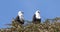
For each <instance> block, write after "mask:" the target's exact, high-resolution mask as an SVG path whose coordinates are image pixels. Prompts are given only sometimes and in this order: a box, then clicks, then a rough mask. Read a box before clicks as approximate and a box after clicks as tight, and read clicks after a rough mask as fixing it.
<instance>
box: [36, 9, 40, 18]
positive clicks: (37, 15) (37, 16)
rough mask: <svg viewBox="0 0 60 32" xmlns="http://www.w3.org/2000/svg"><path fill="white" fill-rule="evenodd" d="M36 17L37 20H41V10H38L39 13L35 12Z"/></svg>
mask: <svg viewBox="0 0 60 32" xmlns="http://www.w3.org/2000/svg"><path fill="white" fill-rule="evenodd" d="M35 15H36V18H37V19H40V18H41V16H40V11H39V10H37V11H36V12H35Z"/></svg>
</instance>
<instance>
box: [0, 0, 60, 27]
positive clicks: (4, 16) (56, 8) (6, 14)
mask: <svg viewBox="0 0 60 32" xmlns="http://www.w3.org/2000/svg"><path fill="white" fill-rule="evenodd" d="M19 10H21V11H23V12H24V17H25V20H32V16H33V14H34V13H35V11H36V10H40V12H41V18H42V20H45V19H47V18H55V17H60V14H59V13H60V0H0V28H3V27H6V25H5V24H9V23H11V20H12V18H15V17H16V16H17V13H18V11H19Z"/></svg>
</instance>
